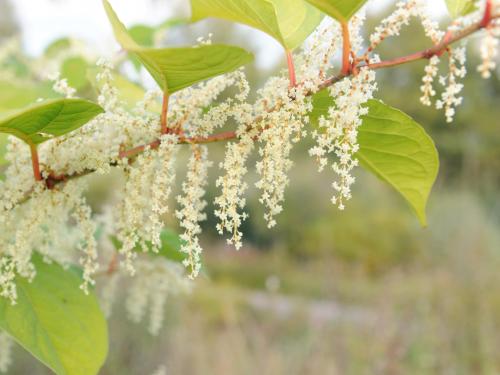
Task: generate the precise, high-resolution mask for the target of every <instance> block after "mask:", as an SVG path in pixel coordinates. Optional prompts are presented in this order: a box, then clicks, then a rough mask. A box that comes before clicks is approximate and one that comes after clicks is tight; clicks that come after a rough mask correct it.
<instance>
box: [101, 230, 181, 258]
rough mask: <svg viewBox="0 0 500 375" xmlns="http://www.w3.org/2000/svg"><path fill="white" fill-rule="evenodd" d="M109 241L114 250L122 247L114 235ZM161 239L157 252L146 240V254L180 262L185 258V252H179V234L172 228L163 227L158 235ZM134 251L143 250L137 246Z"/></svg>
mask: <svg viewBox="0 0 500 375" xmlns="http://www.w3.org/2000/svg"><path fill="white" fill-rule="evenodd" d="M110 239H111V242H113V245H114V246H115V248H116V250H120V249H121V247H122V243H121V242H120V241H119V240H118V238H116V237H115V236H111V238H110ZM160 239H161V248H160V249H159V251H158V253H154V252H153V251H152V245H151V243H150V242H148V243H147V244H146V245H147V247H148V250H149V252H148V254H151V255H157V256H162V257H164V258H166V259H169V260H171V261H174V262H178V263H180V262H182V261H183V260H184V259H185V258H186V254H184V253H183V252H181V245H182V240H181V239H180V237H179V235H178V234H177V233H175V232H174V231H173V230H171V229H168V228H165V229H163V230H162V231H161V235H160ZM134 251H136V252H138V253H141V252H142V251H143V250H142V249H141V248H140V247H139V246H138V247H136V248H135V249H134Z"/></svg>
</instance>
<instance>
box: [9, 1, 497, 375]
mask: <svg viewBox="0 0 500 375" xmlns="http://www.w3.org/2000/svg"><path fill="white" fill-rule="evenodd" d="M0 20H1V22H0V33H1V35H2V36H3V37H7V36H12V35H14V34H15V33H16V32H17V31H16V30H17V26H16V23H15V22H14V18H13V17H12V16H10V15H9V11H8V9H7V3H6V2H5V1H4V0H1V1H0ZM47 22H50V20H47ZM374 25H375V23H368V24H367V31H369V30H371V29H372V28H373V26H374ZM206 27H207V30H210V31H212V32H213V33H214V40H216V41H228V40H229V41H231V42H233V43H237V44H239V45H243V46H245V45H246V44H251V43H252V40H251V39H249V38H251V36H249V35H247V34H245V33H238V32H237V31H235V30H234V29H232V28H231V29H230V30H228V29H229V28H230V26H229V24H227V23H217V22H210V23H209V24H208V26H206ZM181 31H185V32H186V33H188V34H189V33H192V31H190V29H189V28H186V29H185V30H184V29H182V28H181V29H180V31H176V33H177V34H176V35H180V34H182V32H181ZM20 32H22V30H20ZM0 39H1V37H0ZM426 45H427V42H426V40H425V39H424V37H423V33H422V30H421V29H420V27H419V26H412V27H410V28H408V29H407V30H406V31H405V32H404V34H403V35H402V36H401V37H400V38H397V39H392V40H389V41H387V42H386V43H385V44H384V47H383V49H381V51H380V53H381V54H382V56H385V57H391V56H396V55H400V54H403V53H405V52H412V51H415V50H418V49H421V48H423V47H425V46H426ZM476 55H477V46H476V45H475V43H474V42H473V43H472V44H471V48H470V49H469V61H468V66H469V71H470V72H469V74H468V75H467V78H466V88H465V90H464V97H465V101H464V104H463V105H462V106H461V107H460V108H459V111H458V115H457V116H456V120H455V122H454V123H453V124H452V125H448V124H446V123H445V121H444V116H443V113H441V112H438V111H435V110H433V109H429V108H426V107H423V106H422V105H420V102H419V96H420V92H419V87H420V82H421V77H422V74H423V68H424V63H416V64H413V65H409V66H404V67H399V68H396V69H392V70H390V71H383V72H382V71H380V72H379V73H378V78H379V85H380V90H379V93H378V97H379V98H381V99H383V100H384V101H385V102H387V103H388V104H390V105H392V106H394V107H397V108H400V109H402V110H403V111H405V112H407V113H409V114H410V115H412V116H413V117H414V118H415V119H416V120H417V121H418V122H419V123H421V124H422V125H423V126H424V127H425V128H426V130H427V131H428V132H429V133H430V134H431V135H432V137H433V139H434V140H435V142H436V145H437V148H438V150H439V153H440V161H441V170H440V174H439V179H438V182H437V184H436V186H435V189H434V192H433V194H432V195H431V199H430V202H429V227H428V228H421V227H420V226H419V225H418V222H417V220H416V218H415V217H414V216H413V215H412V213H411V212H410V210H409V208H408V207H407V206H406V204H405V203H404V202H403V200H402V199H401V198H400V197H399V196H398V195H396V193H395V192H393V191H392V190H391V189H390V188H389V187H388V186H385V185H384V184H382V183H381V182H379V181H378V180H377V179H376V178H374V177H372V176H371V175H368V174H367V173H364V172H363V171H362V170H358V172H357V178H358V181H357V183H356V185H355V191H354V194H353V196H354V197H353V199H352V201H351V202H350V203H349V204H348V206H347V209H346V211H345V212H340V211H338V210H337V209H336V208H335V207H333V205H331V204H329V199H330V196H331V193H332V191H331V188H330V184H331V181H332V176H331V175H328V173H324V174H318V173H317V172H316V166H315V164H314V163H313V162H312V161H311V160H310V158H309V157H308V156H307V149H308V145H307V144H302V145H300V146H298V147H297V149H296V150H295V152H294V157H293V159H294V161H295V164H296V165H295V167H294V169H293V171H292V175H291V185H290V188H289V189H288V191H287V199H286V204H285V212H284V213H283V214H282V215H281V216H280V217H279V219H278V224H279V225H278V226H277V228H276V229H274V230H272V231H268V230H267V229H266V228H265V224H264V221H263V219H262V215H263V209H262V208H261V207H260V206H259V204H258V201H257V200H258V197H257V195H256V192H255V190H253V189H250V193H249V194H250V196H249V209H248V211H249V212H250V218H249V220H248V221H247V222H246V223H245V225H244V232H245V235H246V237H245V246H244V248H243V249H242V250H241V251H240V252H235V251H234V250H233V249H231V248H229V247H227V246H226V245H225V242H224V240H223V239H221V238H220V237H218V236H217V235H216V232H215V229H214V227H215V219H214V217H213V215H209V219H208V221H207V222H205V223H204V228H205V232H204V236H203V243H204V244H205V249H206V251H205V254H204V266H205V274H206V275H205V276H204V277H202V278H201V279H200V280H198V281H197V282H196V286H195V288H194V291H193V293H192V295H190V296H188V297H182V298H180V297H179V298H172V299H170V300H169V303H168V308H167V312H166V316H165V327H164V328H163V330H162V332H161V334H160V336H159V337H151V336H149V335H148V334H147V333H146V329H145V327H144V326H140V325H134V324H131V323H129V322H128V321H127V319H126V314H125V312H124V311H123V306H122V304H119V307H117V312H116V314H115V315H114V316H113V318H112V320H111V323H110V331H111V337H112V338H111V347H110V356H109V359H108V361H107V364H106V366H105V368H104V369H103V371H102V374H103V375H107V374H110V375H111V374H113V375H115V374H131V375H136V374H141V375H142V374H151V373H152V372H153V371H154V370H155V369H156V368H157V367H158V366H160V365H165V366H166V368H167V370H168V372H167V373H168V374H196V375H197V374H200V375H201V374H203V375H205V374H207V375H212V374H214V375H215V374H217V375H233V374H234V375H240V374H249V375H250V374H262V375H267V374H269V375H271V374H272V375H274V374H342V375H343V374H354V375H357V374H384V375H391V374H394V375H396V374H457V375H461V374H464V375H465V374H500V350H499V348H500V272H499V271H500V132H499V125H500V120H499V119H500V105H499V104H500V81H499V79H498V74H497V75H496V78H493V79H491V80H488V81H484V80H482V79H481V78H480V76H479V74H478V73H476V72H475V66H477V64H478V61H477V56H476ZM28 60H29V58H28V57H26V56H23V55H15V56H12V59H11V60H10V61H9V62H8V64H7V65H5V66H3V67H1V68H0V69H1V71H2V73H5V72H9V77H10V78H9V79H13V80H15V82H16V84H15V85H14V84H13V83H12V82H13V81H12V82H11V81H9V80H8V79H7V78H6V77H7V75H6V74H3V75H2V79H1V80H0V87H1V91H0V104H1V103H4V104H5V103H7V99H8V100H9V103H15V100H13V99H12V97H13V95H14V93H15V90H13V87H14V86H16V85H20V82H22V84H23V85H28V84H29V85H34V86H36V87H37V89H39V90H41V92H43V93H46V92H47V91H46V90H47V88H46V87H44V85H43V84H41V83H40V82H37V79H38V78H37V77H33V76H32V75H30V71H29V68H28V65H29V64H28V63H27V61H28ZM281 68H282V65H279V66H274V67H270V68H269V69H267V70H266V71H262V70H261V71H258V70H256V69H255V68H250V69H249V75H250V77H251V80H252V82H253V84H254V85H255V86H258V85H259V84H260V83H261V82H262V81H263V80H264V79H265V77H267V76H268V75H269V74H271V73H272V72H273V71H278V70H279V69H281ZM75 69H76V68H75ZM12 72H14V73H15V74H14V76H12ZM14 96H15V95H14ZM6 98H7V99H6ZM23 100H25V98H24V97H23ZM11 106H14V105H11ZM0 108H3V107H2V106H1V105H0ZM3 109H9V108H3ZM210 147H211V152H212V155H214V158H215V159H216V160H215V161H216V162H218V161H219V160H220V159H221V157H222V155H223V146H222V145H214V146H210ZM179 173H180V174H181V175H182V171H180V172H179ZM218 173H219V171H218V168H216V167H214V168H212V176H211V182H212V183H211V187H210V189H209V201H211V200H213V199H211V198H213V197H214V196H215V195H216V194H217V191H216V189H215V188H214V184H213V182H214V180H215V178H216V176H217V174H218ZM254 177H255V176H252V175H250V177H249V180H250V181H255V178H254ZM92 191H93V193H92V194H91V195H90V198H91V199H92V200H93V201H94V202H95V205H96V210H99V202H101V201H102V199H105V198H103V197H102V194H101V193H102V191H101V188H100V186H99V184H96V186H95V187H94V188H93V190H92ZM208 209H209V212H210V211H213V206H212V205H211V204H210V205H209V208H208ZM173 226H175V224H173ZM118 300H120V298H118ZM46 373H48V372H47V371H46V370H45V369H44V368H43V367H42V366H41V365H37V364H36V363H35V361H34V360H33V359H31V358H30V356H29V355H28V354H26V353H25V352H24V351H23V350H22V349H20V348H18V349H16V351H15V362H14V366H13V367H12V368H11V370H10V371H9V374H16V375H17V374H19V375H21V374H23V375H24V374H30V375H31V374H33V375H35V374H46Z"/></svg>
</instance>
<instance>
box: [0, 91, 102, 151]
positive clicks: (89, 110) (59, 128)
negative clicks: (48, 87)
mask: <svg viewBox="0 0 500 375" xmlns="http://www.w3.org/2000/svg"><path fill="white" fill-rule="evenodd" d="M102 112H103V109H102V108H101V107H100V106H98V105H97V104H95V103H92V102H89V101H87V100H82V99H55V100H47V101H45V102H42V103H37V104H35V105H32V106H30V107H28V108H26V109H23V110H20V111H17V112H15V113H13V114H10V115H9V116H7V117H3V118H0V133H6V134H11V135H14V136H16V137H18V138H20V139H21V140H23V141H24V142H26V143H28V144H30V145H37V144H40V143H43V142H45V141H47V140H49V139H51V138H53V137H57V136H61V135H64V134H67V133H69V132H71V131H73V130H76V129H78V128H80V127H81V126H83V125H85V124H86V123H87V122H89V121H90V120H92V119H93V118H94V117H96V116H97V115H98V114H100V113H102Z"/></svg>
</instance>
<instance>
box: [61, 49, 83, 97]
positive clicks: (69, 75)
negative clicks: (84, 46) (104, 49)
mask: <svg viewBox="0 0 500 375" xmlns="http://www.w3.org/2000/svg"><path fill="white" fill-rule="evenodd" d="M88 68H89V64H88V63H87V61H86V60H85V59H84V58H82V57H70V58H68V59H66V60H65V61H64V62H63V64H62V66H61V77H62V78H66V79H67V80H68V85H69V86H70V87H73V88H75V89H76V90H82V89H84V88H85V87H87V86H88V85H89V81H88V80H87V69H88Z"/></svg>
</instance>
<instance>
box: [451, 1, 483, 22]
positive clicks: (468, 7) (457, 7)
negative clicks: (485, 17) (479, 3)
mask: <svg viewBox="0 0 500 375" xmlns="http://www.w3.org/2000/svg"><path fill="white" fill-rule="evenodd" d="M445 1H446V6H447V7H448V12H450V15H451V17H452V18H459V17H462V16H466V15H467V14H469V13H472V12H474V11H475V10H476V9H477V8H476V4H475V1H474V0H445Z"/></svg>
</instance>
